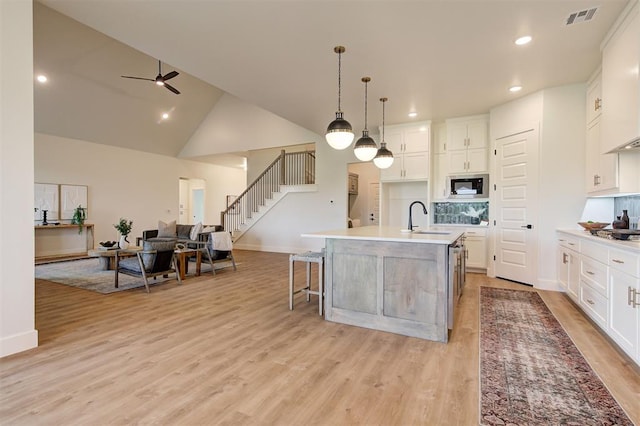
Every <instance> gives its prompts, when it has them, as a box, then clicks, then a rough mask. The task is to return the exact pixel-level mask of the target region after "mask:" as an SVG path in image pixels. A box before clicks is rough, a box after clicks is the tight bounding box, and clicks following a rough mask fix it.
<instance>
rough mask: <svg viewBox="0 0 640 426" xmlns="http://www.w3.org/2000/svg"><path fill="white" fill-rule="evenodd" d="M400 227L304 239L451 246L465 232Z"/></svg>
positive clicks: (325, 233)
mask: <svg viewBox="0 0 640 426" xmlns="http://www.w3.org/2000/svg"><path fill="white" fill-rule="evenodd" d="M403 231H406V230H401V229H400V228H398V227H390V226H361V227H358V228H347V229H338V230H334V231H321V232H313V233H309V234H302V236H303V237H312V238H313V237H315V238H335V239H342V240H362V241H390V242H391V241H393V242H398V243H418V244H444V245H447V246H448V245H450V244H452V243H453V242H455V241H456V240H457V239H458V238H460V237H461V236H462V235H463V234H464V231H458V230H452V229H447V228H445V227H440V226H430V227H428V228H421V229H416V231H422V232H431V231H434V232H449V234H420V233H418V232H403Z"/></svg>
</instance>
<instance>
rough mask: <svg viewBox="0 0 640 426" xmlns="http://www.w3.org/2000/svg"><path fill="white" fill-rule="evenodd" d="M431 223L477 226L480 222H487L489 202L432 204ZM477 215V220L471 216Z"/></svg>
mask: <svg viewBox="0 0 640 426" xmlns="http://www.w3.org/2000/svg"><path fill="white" fill-rule="evenodd" d="M433 212H434V216H433V223H434V224H452V223H453V224H468V225H477V224H479V223H480V221H481V220H489V202H488V201H483V202H477V203H456V202H442V203H433ZM474 213H475V215H477V218H478V219H474V218H473V216H474Z"/></svg>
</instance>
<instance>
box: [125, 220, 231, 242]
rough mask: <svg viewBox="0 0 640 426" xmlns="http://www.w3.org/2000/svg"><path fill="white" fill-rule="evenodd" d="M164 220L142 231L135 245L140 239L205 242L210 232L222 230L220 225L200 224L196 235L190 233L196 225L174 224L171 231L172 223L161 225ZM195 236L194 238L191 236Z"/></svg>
mask: <svg viewBox="0 0 640 426" xmlns="http://www.w3.org/2000/svg"><path fill="white" fill-rule="evenodd" d="M163 224H164V222H159V223H158V229H148V230H146V231H142V237H138V238H136V245H138V246H139V245H140V243H141V242H142V241H175V242H176V243H182V244H188V243H193V242H195V241H200V242H206V241H207V239H208V238H209V234H210V233H211V232H218V231H222V230H223V228H222V226H220V225H204V226H203V225H200V230H199V231H198V232H196V235H192V231H193V228H194V226H198V224H196V225H181V224H176V225H175V231H173V228H172V225H173V224H172V223H171V222H170V223H169V224H164V225H169V226H163ZM192 237H195V238H192Z"/></svg>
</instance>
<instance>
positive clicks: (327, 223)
mask: <svg viewBox="0 0 640 426" xmlns="http://www.w3.org/2000/svg"><path fill="white" fill-rule="evenodd" d="M315 142H316V186H317V188H318V190H317V192H313V193H308V192H303V193H289V194H288V195H287V196H285V197H284V198H283V199H282V200H281V201H280V202H279V203H278V204H277V205H276V206H274V207H273V208H272V209H271V210H270V211H269V214H267V215H266V216H264V217H263V218H262V219H260V221H258V222H257V223H256V225H254V226H253V227H252V228H251V229H250V230H249V231H248V232H247V233H245V234H244V235H243V236H242V237H241V238H240V240H239V241H238V243H237V244H236V247H238V248H247V249H252V250H264V251H275V252H282V253H287V252H289V253H294V252H299V251H305V250H318V249H319V248H321V247H324V240H323V239H316V238H302V237H301V236H300V235H301V234H303V233H308V232H319V231H328V230H333V229H345V228H346V226H347V196H346V192H347V167H348V163H353V162H356V161H358V160H357V159H356V157H355V155H353V146H352V147H350V148H347V149H345V150H343V151H336V150H334V149H332V148H331V147H329V145H328V144H327V143H326V142H325V140H324V136H320V135H316V140H315Z"/></svg>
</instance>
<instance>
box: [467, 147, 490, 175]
mask: <svg viewBox="0 0 640 426" xmlns="http://www.w3.org/2000/svg"><path fill="white" fill-rule="evenodd" d="M488 166H489V165H488V164H487V150H486V149H485V148H480V149H470V150H468V151H467V173H487V172H488V171H489V167H488Z"/></svg>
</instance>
